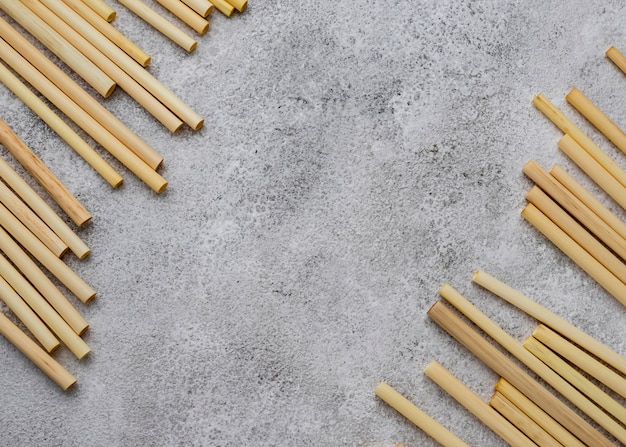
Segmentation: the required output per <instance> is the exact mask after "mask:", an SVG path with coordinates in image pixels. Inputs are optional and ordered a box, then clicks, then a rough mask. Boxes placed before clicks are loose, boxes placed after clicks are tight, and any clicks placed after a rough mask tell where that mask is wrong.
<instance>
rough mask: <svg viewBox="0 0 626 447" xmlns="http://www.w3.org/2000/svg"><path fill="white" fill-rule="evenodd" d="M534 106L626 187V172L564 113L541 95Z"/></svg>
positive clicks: (535, 100) (534, 100)
mask: <svg viewBox="0 0 626 447" xmlns="http://www.w3.org/2000/svg"><path fill="white" fill-rule="evenodd" d="M533 104H534V105H535V107H537V108H538V109H539V110H541V111H542V112H543V114H544V115H546V117H548V119H549V120H550V121H552V122H553V123H554V124H555V125H556V126H557V127H558V128H559V129H561V131H562V132H563V133H566V134H568V135H570V136H571V137H572V138H573V139H574V140H575V141H576V142H577V143H578V144H580V146H581V147H583V148H584V149H585V151H587V152H588V153H589V155H591V156H592V157H593V158H595V159H596V160H597V161H598V163H600V164H601V165H602V166H603V167H604V169H606V170H607V171H608V172H610V173H611V175H612V176H613V177H615V178H616V179H617V180H618V181H619V182H620V183H621V184H622V185H624V186H626V172H624V170H623V169H622V168H621V167H619V165H618V164H617V163H615V162H614V161H613V160H612V159H611V158H610V157H609V156H608V155H607V154H606V153H604V151H602V149H600V148H599V147H598V145H597V144H595V143H594V142H593V141H591V139H590V138H589V137H588V136H587V135H585V134H584V133H583V131H582V130H580V129H579V128H578V127H576V125H575V124H574V123H572V122H571V121H570V120H569V119H568V118H567V117H566V116H565V115H563V113H562V112H561V111H560V110H559V109H557V108H556V107H555V106H554V105H553V104H551V103H550V101H548V100H547V98H546V97H545V96H543V95H542V94H539V95H537V96H536V97H535V99H533Z"/></svg>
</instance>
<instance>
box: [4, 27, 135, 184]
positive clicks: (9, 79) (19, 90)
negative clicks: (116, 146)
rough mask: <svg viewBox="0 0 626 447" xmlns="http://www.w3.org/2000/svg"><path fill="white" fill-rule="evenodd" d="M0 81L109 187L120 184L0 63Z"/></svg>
mask: <svg viewBox="0 0 626 447" xmlns="http://www.w3.org/2000/svg"><path fill="white" fill-rule="evenodd" d="M0 26H2V25H1V24H0ZM0 81H1V82H2V83H3V84H4V85H5V86H7V87H8V88H9V90H11V91H12V92H13V93H14V94H15V95H16V96H17V97H18V98H20V99H21V100H22V102H23V103H24V104H26V105H27V106H28V107H29V108H30V109H31V110H32V111H33V112H35V113H36V114H37V115H38V116H39V117H40V118H41V119H42V120H43V121H45V122H46V123H47V124H48V125H49V126H50V127H51V128H52V130H54V131H55V132H56V133H57V134H58V135H59V136H60V137H61V138H63V140H64V141H65V142H66V143H67V144H69V145H70V147H72V148H73V149H74V150H75V151H76V153H78V154H79V155H80V156H81V157H82V158H83V159H84V160H85V161H86V162H87V163H89V165H90V166H91V167H92V168H94V170H95V171H96V172H98V174H100V175H101V176H102V177H103V178H104V179H105V180H106V181H107V182H108V183H109V184H110V185H111V186H113V187H114V188H116V187H118V186H119V185H120V184H121V183H122V181H123V180H122V177H121V176H120V175H119V174H118V173H117V172H116V171H115V170H114V169H113V168H112V167H111V166H110V165H109V164H108V163H107V162H106V161H104V159H103V158H102V157H100V155H98V153H97V152H96V151H94V150H93V149H92V148H91V146H89V145H88V144H87V143H86V142H85V140H83V139H82V138H81V137H80V136H79V135H78V134H77V133H76V132H74V130H72V128H71V127H70V126H68V125H67V124H65V122H64V121H63V120H62V119H61V118H59V116H58V115H57V114H56V113H54V112H53V111H52V110H51V109H50V108H49V107H48V106H47V105H46V104H45V103H44V102H43V101H42V100H41V99H39V97H37V95H35V94H34V93H33V92H32V91H31V90H30V89H29V88H28V87H26V86H25V85H24V83H23V82H22V81H20V80H19V79H18V78H17V76H15V75H14V74H13V73H11V72H10V71H9V69H7V68H6V67H5V66H4V64H2V63H0Z"/></svg>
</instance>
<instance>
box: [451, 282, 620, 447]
mask: <svg viewBox="0 0 626 447" xmlns="http://www.w3.org/2000/svg"><path fill="white" fill-rule="evenodd" d="M439 294H440V295H441V297H442V298H443V299H445V300H446V301H447V302H448V303H450V304H451V305H452V306H454V307H455V308H456V309H457V310H458V311H459V312H461V313H462V314H463V315H465V316H466V317H467V318H468V319H469V320H470V321H472V322H473V323H474V324H475V325H476V326H477V327H479V328H480V329H481V330H482V331H484V332H485V333H486V334H487V335H489V336H490V337H491V338H493V339H494V340H495V341H496V342H497V343H498V344H499V345H501V346H502V347H503V348H505V349H506V350H507V351H508V352H509V353H510V354H511V355H513V356H514V357H515V358H516V359H518V360H519V361H520V362H522V363H523V364H524V365H525V366H526V367H528V368H529V369H530V370H531V371H533V372H534V373H535V374H537V375H538V376H539V377H541V379H543V380H544V381H545V382H546V383H547V384H549V385H550V386H551V387H552V388H554V389H555V390H556V391H558V392H559V393H560V394H561V395H563V396H564V397H565V398H566V399H567V400H569V401H570V402H571V403H572V404H574V405H575V406H576V407H578V408H579V409H580V410H581V411H583V412H584V413H585V414H586V415H587V416H589V417H590V418H591V419H593V420H594V421H595V422H597V423H598V425H600V426H601V427H603V428H604V429H606V430H607V431H608V432H609V433H611V434H612V435H613V436H615V437H616V438H618V439H619V440H620V441H621V442H622V443H626V429H624V428H623V427H621V426H620V425H619V424H617V423H616V422H615V421H614V420H613V419H611V418H610V417H609V416H608V415H607V414H606V413H604V412H603V411H601V410H600V409H599V408H598V407H597V406H596V405H594V404H593V402H591V401H590V400H589V399H588V398H586V397H585V396H584V395H583V394H582V393H581V392H580V391H578V390H577V389H576V388H574V387H573V386H572V385H571V384H569V383H568V382H567V381H565V380H564V379H563V378H562V377H561V376H559V375H558V374H557V373H556V372H554V371H553V370H552V369H550V368H549V367H548V366H546V365H545V364H544V363H542V362H541V361H540V360H538V359H537V358H536V357H535V356H533V355H532V354H531V353H529V352H528V351H527V350H526V349H524V348H523V347H522V346H521V345H520V344H519V343H518V342H517V341H516V340H515V339H514V338H513V337H511V336H510V335H509V334H507V333H506V332H505V331H504V330H502V329H501V328H500V327H499V326H498V325H497V324H495V323H494V322H493V321H491V320H490V319H489V317H487V316H486V315H484V314H483V313H482V312H481V311H480V310H478V309H477V308H476V307H475V306H474V305H472V304H471V303H470V302H469V301H468V300H467V299H466V298H465V297H463V296H462V295H461V294H460V293H458V292H457V291H456V290H454V289H453V288H452V287H451V286H449V285H447V284H446V285H444V286H443V287H441V289H440V290H439ZM501 375H502V374H501ZM503 377H504V376H503ZM505 378H506V377H505ZM518 388H519V387H518ZM520 391H522V392H524V390H522V389H520ZM524 394H526V393H524ZM567 428H568V429H570V428H569V427H567ZM570 431H571V429H570ZM577 436H578V435H577ZM579 437H580V436H579Z"/></svg>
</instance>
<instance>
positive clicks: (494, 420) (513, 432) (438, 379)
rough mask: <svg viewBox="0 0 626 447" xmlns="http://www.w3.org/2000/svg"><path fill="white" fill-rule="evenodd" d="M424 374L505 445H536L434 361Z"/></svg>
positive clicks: (427, 366) (425, 369)
mask: <svg viewBox="0 0 626 447" xmlns="http://www.w3.org/2000/svg"><path fill="white" fill-rule="evenodd" d="M424 374H426V375H427V376H428V377H429V378H430V379H431V380H432V381H433V382H435V383H436V384H437V385H439V386H440V387H441V388H442V389H443V390H444V391H446V392H447V393H448V394H449V395H450V396H452V397H453V398H454V399H455V400H456V401H457V402H458V403H460V404H461V405H463V407H465V408H466V409H467V410H468V411H469V412H470V413H472V414H473V415H474V416H476V417H477V418H478V419H479V420H480V421H481V422H482V423H483V424H485V425H486V426H487V427H489V428H490V429H491V430H492V431H493V432H494V433H495V434H497V435H498V436H500V437H501V438H502V439H503V440H504V441H505V442H506V443H507V444H509V445H511V446H515V447H517V446H520V447H521V446H529V447H530V446H533V447H536V444H535V443H534V442H532V441H531V440H530V439H528V438H527V437H526V435H524V434H523V433H522V432H520V431H519V430H518V429H517V428H515V427H514V426H513V424H511V423H510V422H509V421H507V420H506V419H505V418H504V417H503V416H502V415H501V414H500V413H498V412H497V411H495V410H494V409H493V408H491V407H490V406H489V405H487V404H486V403H485V402H483V401H482V399H481V398H480V397H478V396H477V395H476V394H474V392H473V391H472V390H470V389H469V388H468V387H467V386H465V384H463V383H462V382H461V381H460V380H458V379H457V378H456V377H454V376H453V375H452V374H451V373H450V372H449V371H448V370H447V369H445V368H444V367H443V366H441V365H440V364H439V363H437V362H436V361H434V360H433V361H432V362H430V363H429V364H428V365H426V368H424Z"/></svg>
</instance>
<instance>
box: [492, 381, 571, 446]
mask: <svg viewBox="0 0 626 447" xmlns="http://www.w3.org/2000/svg"><path fill="white" fill-rule="evenodd" d="M489 406H490V407H491V408H493V409H494V410H496V411H497V412H498V413H500V414H501V415H502V416H504V418H505V419H507V420H508V421H509V422H510V423H511V424H513V425H514V426H515V427H517V429H518V430H519V431H521V432H522V433H524V434H525V435H526V436H527V437H528V438H529V439H531V440H532V441H533V442H534V443H535V444H537V445H538V446H539V447H563V446H562V445H561V443H560V442H558V441H557V440H556V439H554V438H553V437H552V436H551V435H550V434H549V433H547V432H546V431H545V430H544V429H543V428H542V427H541V426H540V425H539V424H537V423H536V422H535V421H533V420H532V419H531V418H530V417H529V416H528V415H526V414H525V413H524V412H523V411H522V410H520V409H519V408H517V407H516V406H515V405H514V404H513V403H512V402H510V401H509V400H508V399H507V398H506V397H505V396H503V395H502V394H500V393H498V392H497V391H496V392H495V393H494V394H493V396H492V397H491V399H490V400H489Z"/></svg>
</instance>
